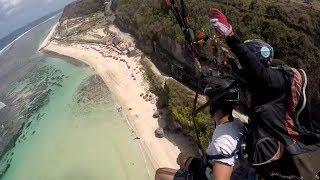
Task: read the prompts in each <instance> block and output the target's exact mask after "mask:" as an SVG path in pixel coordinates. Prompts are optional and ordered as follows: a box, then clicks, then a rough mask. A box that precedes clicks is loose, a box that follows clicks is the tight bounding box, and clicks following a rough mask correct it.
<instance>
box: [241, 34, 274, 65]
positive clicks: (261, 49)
mask: <svg viewBox="0 0 320 180" xmlns="http://www.w3.org/2000/svg"><path fill="white" fill-rule="evenodd" d="M244 44H245V45H246V46H247V47H248V48H249V49H250V50H251V52H252V53H253V54H255V55H256V56H257V58H258V59H259V60H260V62H261V63H262V64H263V65H264V66H266V67H268V66H269V65H270V63H271V61H272V60H273V56H274V51H273V48H272V47H271V46H270V44H268V43H266V42H264V41H263V40H261V39H252V40H247V41H245V42H244Z"/></svg>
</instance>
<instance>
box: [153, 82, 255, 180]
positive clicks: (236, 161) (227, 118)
mask: <svg viewBox="0 0 320 180" xmlns="http://www.w3.org/2000/svg"><path fill="white" fill-rule="evenodd" d="M229 85H230V82H228V81H226V80H220V79H211V80H210V83H208V84H207V86H206V88H205V95H207V97H208V98H209V100H210V98H213V97H214V96H215V95H216V94H219V93H221V92H222V91H223V90H224V89H225V88H226V87H228V86H229ZM238 101H239V91H238V89H231V90H229V91H228V93H226V94H225V95H224V96H222V97H220V99H218V100H217V101H216V102H215V103H214V104H211V105H210V114H211V116H212V119H213V121H215V124H216V125H217V126H216V128H215V130H214V132H213V135H212V140H211V143H210V144H209V146H208V149H207V154H206V155H205V156H206V157H205V158H204V157H203V155H202V154H200V153H199V154H197V155H193V156H189V155H190V154H187V153H181V154H180V155H179V157H178V160H177V163H178V164H179V165H180V170H175V169H170V168H160V169H158V170H157V171H156V175H155V179H156V180H187V179H193V180H203V179H215V180H229V179H246V178H247V176H248V171H249V167H248V164H247V162H246V161H245V160H244V159H242V158H241V157H240V156H239V155H238V154H237V152H240V151H241V150H240V149H241V148H242V145H243V144H242V142H243V141H242V138H243V135H244V134H245V132H246V128H245V126H244V125H243V123H242V122H241V121H240V120H239V119H237V118H234V117H233V115H232V111H233V109H234V107H235V106H236V105H237V103H238Z"/></svg>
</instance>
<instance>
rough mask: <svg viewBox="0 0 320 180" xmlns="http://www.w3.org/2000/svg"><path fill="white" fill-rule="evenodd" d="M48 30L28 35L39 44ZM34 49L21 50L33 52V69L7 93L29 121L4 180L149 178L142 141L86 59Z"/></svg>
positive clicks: (6, 161)
mask: <svg viewBox="0 0 320 180" xmlns="http://www.w3.org/2000/svg"><path fill="white" fill-rule="evenodd" d="M52 24H53V22H50V23H49V24H48V25H46V26H43V27H40V28H43V29H45V28H47V29H48V28H49V27H50V26H52ZM47 32H48V31H47V30H43V34H42V36H41V35H39V34H37V36H36V35H32V34H31V35H29V36H31V37H33V38H31V39H34V43H36V44H39V42H40V41H39V40H37V39H36V38H37V37H38V36H40V37H41V39H43V38H44V36H45V33H47ZM29 39H30V38H29ZM21 43H23V40H21ZM24 43H25V42H24ZM28 43H30V42H28ZM17 46H18V45H16V47H17ZM34 47H36V46H34ZM24 48H26V47H24ZM34 49H35V48H33V49H31V50H26V49H24V50H23V51H22V52H20V53H19V55H18V57H22V56H23V55H21V53H26V54H28V55H29V56H30V58H28V59H27V60H26V61H28V62H30V63H31V62H32V63H34V62H36V65H35V66H34V68H30V70H29V69H28V72H25V73H24V74H25V75H24V77H23V78H22V79H20V80H19V81H17V82H14V83H11V84H10V85H8V87H9V88H8V89H9V91H8V92H9V93H8V96H9V97H11V98H12V99H15V101H14V102H19V103H17V104H19V106H21V108H20V109H21V111H19V115H20V116H19V120H21V119H26V122H25V125H24V128H23V130H22V131H21V135H20V136H19V138H18V139H17V141H16V144H15V146H14V148H12V149H11V150H10V151H8V152H7V153H6V155H5V156H3V157H2V159H1V161H0V170H1V171H2V172H3V173H2V176H1V177H0V179H3V180H46V179H49V180H51V179H67V180H73V179H75V180H82V179H88V180H95V179H97V180H100V179H101V180H102V179H104V180H105V179H107V180H109V179H112V180H113V179H114V180H118V179H119V180H125V179H132V180H137V179H139V180H144V179H150V176H149V174H148V170H147V168H146V162H145V160H144V157H143V154H142V153H141V150H140V147H139V142H138V141H137V140H134V138H135V136H134V134H133V131H132V130H131V129H130V127H129V125H128V124H127V122H126V119H125V117H124V116H123V114H122V112H118V110H117V108H116V106H117V105H116V102H115V101H114V99H113V98H112V95H111V93H110V92H109V90H108V88H107V87H106V86H105V84H104V83H103V81H102V80H101V78H99V77H98V76H96V75H95V74H94V72H93V71H92V70H91V69H90V68H88V67H86V66H84V65H82V64H79V63H74V61H72V63H70V62H71V60H67V61H65V60H62V59H61V58H58V57H50V56H47V55H45V54H41V53H37V52H36V51H34ZM30 51H33V52H34V53H33V54H32V53H30ZM11 58H12V57H11ZM21 61H23V58H22V59H21V58H20V59H19V60H18V62H21ZM17 120H18V119H17Z"/></svg>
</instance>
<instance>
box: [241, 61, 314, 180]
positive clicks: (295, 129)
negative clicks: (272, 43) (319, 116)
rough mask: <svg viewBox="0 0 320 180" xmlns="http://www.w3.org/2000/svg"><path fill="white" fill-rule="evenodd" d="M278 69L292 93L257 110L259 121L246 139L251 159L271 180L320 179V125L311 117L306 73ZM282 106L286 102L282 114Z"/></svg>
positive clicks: (282, 67)
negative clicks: (280, 105) (280, 104)
mask: <svg viewBox="0 0 320 180" xmlns="http://www.w3.org/2000/svg"><path fill="white" fill-rule="evenodd" d="M277 69H278V70H279V71H281V72H282V73H283V75H284V77H285V78H286V81H287V84H288V85H287V89H288V91H287V92H286V93H285V94H283V95H281V96H280V97H278V98H275V99H274V100H273V101H271V102H268V103H266V104H264V105H262V106H258V107H255V112H254V113H255V115H256V117H258V118H257V119H259V121H255V120H251V121H250V122H249V124H248V127H247V128H248V134H247V135H246V137H245V141H246V144H247V149H246V153H247V155H248V160H249V162H250V163H251V164H252V166H254V167H255V168H256V169H257V170H258V171H260V172H261V173H262V174H264V175H265V176H267V177H268V179H317V178H319V172H320V125H319V124H318V122H317V121H316V120H312V119H311V116H310V105H309V103H308V100H307V97H306V86H307V76H306V73H305V72H304V71H303V70H297V69H294V68H291V67H287V66H281V67H278V68H277ZM288 92H289V93H288ZM279 103H286V108H285V109H282V110H283V111H282V112H281V111H279V106H278V104H279ZM284 111H285V116H284V117H283V112H284ZM280 112H281V113H280ZM279 117H281V118H279ZM278 119H283V121H281V122H279V120H278ZM242 154H243V153H242Z"/></svg>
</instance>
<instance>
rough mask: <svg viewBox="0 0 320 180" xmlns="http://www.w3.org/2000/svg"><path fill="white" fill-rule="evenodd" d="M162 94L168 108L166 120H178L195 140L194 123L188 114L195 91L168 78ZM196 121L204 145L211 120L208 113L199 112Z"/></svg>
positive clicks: (211, 128) (210, 130)
mask: <svg viewBox="0 0 320 180" xmlns="http://www.w3.org/2000/svg"><path fill="white" fill-rule="evenodd" d="M164 96H165V97H164V99H165V100H166V105H167V108H168V120H169V121H176V122H178V123H179V124H180V125H181V126H182V127H183V128H184V129H185V130H187V131H190V135H191V136H192V137H193V138H194V139H195V140H196V134H195V131H194V124H193V121H192V117H191V115H190V114H191V112H192V108H193V100H194V96H195V93H194V92H193V91H191V90H190V89H188V88H187V87H185V86H183V85H182V84H180V83H179V82H177V81H175V80H173V79H168V80H167V81H166V83H165V93H164ZM200 104H201V103H198V106H200ZM196 123H197V126H198V130H199V132H200V141H201V144H203V145H204V146H205V147H206V146H207V145H208V144H209V140H210V139H211V136H212V131H213V126H211V125H212V124H213V120H212V119H211V117H210V115H209V114H208V113H204V112H201V113H199V114H198V116H197V118H196Z"/></svg>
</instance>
